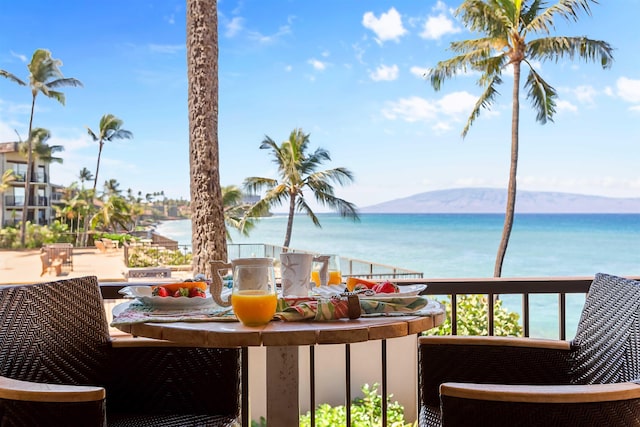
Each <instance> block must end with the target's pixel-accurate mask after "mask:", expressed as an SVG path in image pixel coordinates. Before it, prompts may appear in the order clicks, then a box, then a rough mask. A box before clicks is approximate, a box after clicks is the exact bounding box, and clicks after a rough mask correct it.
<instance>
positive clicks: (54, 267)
mask: <svg viewBox="0 0 640 427" xmlns="http://www.w3.org/2000/svg"><path fill="white" fill-rule="evenodd" d="M40 261H41V262H42V273H40V277H42V276H44V273H49V274H51V273H52V272H55V273H56V276H60V275H61V274H62V260H61V259H54V260H52V259H50V258H49V255H48V254H47V252H43V253H41V254H40Z"/></svg>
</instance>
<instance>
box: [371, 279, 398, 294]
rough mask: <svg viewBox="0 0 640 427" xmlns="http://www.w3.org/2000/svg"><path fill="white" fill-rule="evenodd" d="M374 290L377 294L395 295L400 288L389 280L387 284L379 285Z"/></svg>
mask: <svg viewBox="0 0 640 427" xmlns="http://www.w3.org/2000/svg"><path fill="white" fill-rule="evenodd" d="M373 290H374V292H375V293H377V294H395V293H397V292H398V291H399V289H398V286H396V285H394V284H393V283H391V282H389V281H388V280H387V281H386V282H382V283H378V284H377V285H375V286H374V287H373Z"/></svg>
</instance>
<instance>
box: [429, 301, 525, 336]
mask: <svg viewBox="0 0 640 427" xmlns="http://www.w3.org/2000/svg"><path fill="white" fill-rule="evenodd" d="M440 302H441V303H443V304H444V306H445V308H446V313H447V320H446V321H445V322H444V323H443V324H442V325H440V326H439V327H437V328H434V329H430V330H429V331H428V332H426V334H427V335H451V334H452V332H453V331H452V327H451V319H452V317H451V300H444V301H440ZM456 305H457V311H456V317H457V322H456V328H457V330H456V331H457V335H484V336H487V335H489V300H488V298H487V296H486V295H460V296H458V297H457V300H456ZM493 314H494V324H493V335H495V336H522V335H523V330H522V325H521V324H520V315H519V314H518V313H515V312H513V311H509V310H507V309H506V308H504V307H503V306H502V300H500V299H497V300H496V301H495V302H494V304H493Z"/></svg>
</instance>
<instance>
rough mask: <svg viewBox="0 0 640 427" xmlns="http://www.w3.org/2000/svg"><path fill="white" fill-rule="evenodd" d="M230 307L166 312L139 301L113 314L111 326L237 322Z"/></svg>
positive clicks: (166, 310)
mask: <svg viewBox="0 0 640 427" xmlns="http://www.w3.org/2000/svg"><path fill="white" fill-rule="evenodd" d="M237 321H238V319H237V318H236V316H235V314H233V311H231V307H226V308H223V307H219V306H213V307H205V308H196V309H184V310H168V309H164V308H157V307H152V306H149V305H146V304H143V303H142V302H139V301H132V302H131V303H129V305H128V307H127V308H126V309H124V310H122V311H116V310H115V309H114V312H113V320H112V322H111V326H114V327H116V326H118V325H130V324H132V323H145V322H154V323H169V322H237Z"/></svg>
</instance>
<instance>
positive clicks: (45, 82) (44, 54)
mask: <svg viewBox="0 0 640 427" xmlns="http://www.w3.org/2000/svg"><path fill="white" fill-rule="evenodd" d="M61 66H62V61H60V60H59V59H53V58H52V57H51V52H49V51H48V50H46V49H37V50H36V51H35V52H34V53H33V57H32V58H31V62H29V64H28V65H27V68H28V69H29V87H30V89H31V114H30V117H29V132H28V134H27V135H28V139H27V177H29V178H28V179H25V185H24V194H25V203H26V202H28V200H29V196H30V191H31V179H30V177H31V176H32V173H33V150H34V143H33V141H32V139H31V137H32V131H33V115H34V111H35V105H36V98H37V96H38V94H40V93H42V94H43V95H44V96H46V97H48V98H53V99H55V100H56V101H58V102H59V103H60V104H62V105H64V104H65V95H64V93H63V92H60V91H58V90H55V89H58V88H60V87H66V86H74V87H77V86H82V83H81V82H80V81H79V80H76V79H74V78H65V77H64V76H63V74H62V72H61V71H60V67H61ZM0 74H2V76H3V77H7V78H9V79H10V80H12V81H15V82H16V83H18V84H21V85H25V83H24V82H23V81H22V80H20V79H18V78H17V77H15V76H14V75H12V74H11V75H10V74H9V73H7V72H6V71H5V72H3V73H0ZM27 214H28V209H26V208H25V209H22V222H21V228H20V243H21V244H22V246H23V247H24V246H25V244H26V242H25V239H26V227H27Z"/></svg>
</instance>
